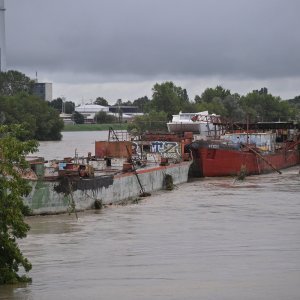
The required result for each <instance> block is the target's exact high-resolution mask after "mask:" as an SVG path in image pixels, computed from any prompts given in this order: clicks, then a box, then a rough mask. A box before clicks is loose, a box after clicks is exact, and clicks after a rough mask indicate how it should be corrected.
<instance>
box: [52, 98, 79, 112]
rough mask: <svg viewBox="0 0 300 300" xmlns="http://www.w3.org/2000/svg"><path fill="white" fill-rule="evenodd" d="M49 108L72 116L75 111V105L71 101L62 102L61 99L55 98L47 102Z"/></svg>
mask: <svg viewBox="0 0 300 300" xmlns="http://www.w3.org/2000/svg"><path fill="white" fill-rule="evenodd" d="M48 103H49V105H50V106H51V107H53V108H54V109H56V110H57V111H58V112H59V113H65V114H72V113H73V112H74V110H75V103H74V102H72V101H64V100H63V99H62V98H57V99H54V100H52V101H51V102H48Z"/></svg>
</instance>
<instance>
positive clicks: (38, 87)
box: [33, 82, 52, 102]
mask: <svg viewBox="0 0 300 300" xmlns="http://www.w3.org/2000/svg"><path fill="white" fill-rule="evenodd" d="M33 94H34V95H36V96H38V97H40V98H41V99H42V100H45V101H49V102H51V101H52V83H49V82H36V83H35V84H34V86H33Z"/></svg>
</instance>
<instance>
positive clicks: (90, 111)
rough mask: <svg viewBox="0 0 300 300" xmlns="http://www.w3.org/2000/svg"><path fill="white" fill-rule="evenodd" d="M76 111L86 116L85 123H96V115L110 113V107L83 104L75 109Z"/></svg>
mask: <svg viewBox="0 0 300 300" xmlns="http://www.w3.org/2000/svg"><path fill="white" fill-rule="evenodd" d="M75 111H77V112H79V113H80V114H82V115H83V116H84V123H94V118H95V115H96V113H98V112H99V111H104V112H106V113H109V107H108V106H102V105H97V104H82V105H80V106H77V107H75Z"/></svg>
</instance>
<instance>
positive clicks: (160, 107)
mask: <svg viewBox="0 0 300 300" xmlns="http://www.w3.org/2000/svg"><path fill="white" fill-rule="evenodd" d="M152 91H153V96H152V101H151V109H152V110H155V111H158V112H159V111H164V112H166V113H167V114H168V117H169V118H171V117H172V115H173V114H178V112H179V111H180V110H182V109H183V107H184V105H185V104H187V103H188V102H189V99H188V96H187V92H186V90H184V89H182V88H181V87H177V86H175V85H174V83H173V82H171V81H168V82H164V83H162V84H158V83H156V84H155V85H154V87H153V89H152Z"/></svg>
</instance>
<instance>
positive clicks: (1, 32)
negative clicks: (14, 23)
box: [0, 0, 6, 72]
mask: <svg viewBox="0 0 300 300" xmlns="http://www.w3.org/2000/svg"><path fill="white" fill-rule="evenodd" d="M5 71H6V45H5V6H4V0H0V72H5Z"/></svg>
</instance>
